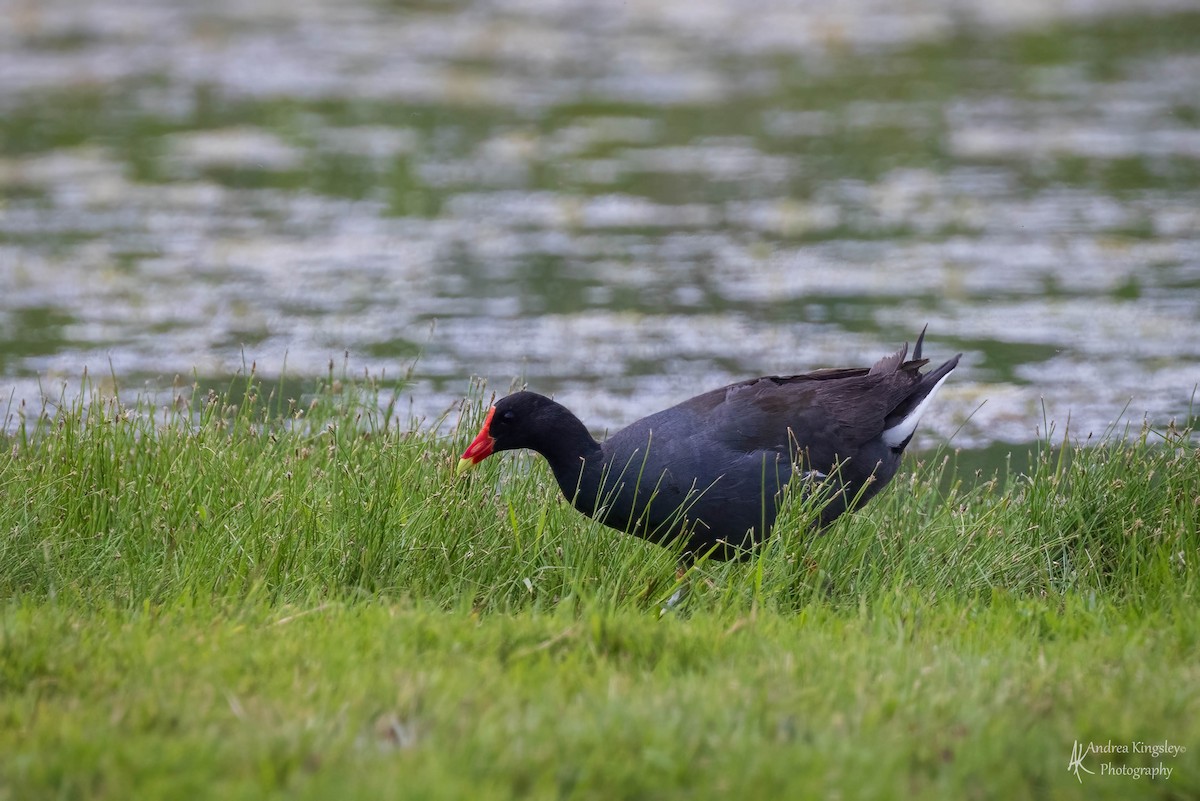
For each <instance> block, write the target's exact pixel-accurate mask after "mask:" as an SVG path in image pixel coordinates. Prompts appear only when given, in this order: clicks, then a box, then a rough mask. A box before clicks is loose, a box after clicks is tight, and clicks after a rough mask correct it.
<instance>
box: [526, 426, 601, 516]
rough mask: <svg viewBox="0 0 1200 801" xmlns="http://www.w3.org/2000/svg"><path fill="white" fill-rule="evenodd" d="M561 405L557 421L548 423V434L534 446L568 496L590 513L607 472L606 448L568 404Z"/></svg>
mask: <svg viewBox="0 0 1200 801" xmlns="http://www.w3.org/2000/svg"><path fill="white" fill-rule="evenodd" d="M560 408H561V411H559V412H558V414H556V419H555V424H554V425H553V426H552V427H547V428H546V429H545V436H543V437H541V438H540V440H539V441H538V442H536V443H534V445H533V446H532V447H533V450H535V451H537V452H538V453H540V454H541V455H542V456H544V457H546V461H547V462H549V463H550V469H551V470H552V471H553V472H554V479H555V481H557V482H558V486H559V489H561V490H562V493H563V495H564V496H565V497H566V498H567V500H569V501H571V502H572V503H574V504H575V506H576V507H577V508H578V509H579V510H580V511H582V512H583V513H584V514H588V515H590V514H591V508H592V507H593V506H594V500H595V496H596V492H597V490H598V488H599V484H600V476H601V474H602V472H603V464H602V463H603V460H604V452H603V451H602V450H601V448H600V443H598V442H596V440H595V438H594V437H592V435H591V434H590V433H589V432H588V430H587V426H585V425H584V424H583V422H582V421H581V420H580V419H579V418H578V417H576V416H575V415H574V414H572V413H571V412H570V411H569V410H568V409H567V408H566V407H560Z"/></svg>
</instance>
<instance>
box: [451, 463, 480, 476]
mask: <svg viewBox="0 0 1200 801" xmlns="http://www.w3.org/2000/svg"><path fill="white" fill-rule="evenodd" d="M474 466H475V463H474V462H473V461H471V460H470V459H459V460H458V467H456V468H455V469H454V473H455V475H459V476H461V475H462V474H463V473H465V472H467V471H468V470H470V469H471V468H472V467H474Z"/></svg>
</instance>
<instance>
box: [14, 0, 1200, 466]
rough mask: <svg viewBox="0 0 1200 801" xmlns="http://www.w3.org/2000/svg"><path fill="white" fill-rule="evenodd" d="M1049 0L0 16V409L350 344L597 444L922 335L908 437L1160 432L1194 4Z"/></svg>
mask: <svg viewBox="0 0 1200 801" xmlns="http://www.w3.org/2000/svg"><path fill="white" fill-rule="evenodd" d="M1049 5H1052V4H1038V3H1029V4H1013V3H1009V2H1001V1H1000V0H972V2H966V3H963V2H953V3H951V2H937V1H935V0H924V2H913V3H906V4H904V6H903V10H902V11H901V10H898V9H897V7H896V6H895V4H893V3H883V2H877V1H875V0H857V1H856V2H848V3H839V4H837V5H836V9H834V8H832V7H830V6H829V4H825V3H812V4H808V3H794V2H764V3H761V4H756V6H755V8H756V11H755V13H753V14H748V13H745V11H744V8H745V7H744V6H743V5H742V4H740V3H736V2H733V0H726V1H724V2H721V1H718V0H702V2H691V1H689V2H682V0H680V1H679V2H655V3H646V2H632V3H583V2H565V1H564V0H520V1H519V2H518V1H517V0H495V1H494V2H428V3H425V2H422V3H416V4H412V3H399V2H363V1H358V2H332V1H330V2H322V1H321V0H309V2H301V3H295V4H274V3H265V4H249V6H248V7H247V4H243V3H240V2H238V3H235V2H232V1H231V0H230V1H229V2H215V3H205V4H190V3H177V2H170V1H169V0H138V1H137V2H133V0H123V1H117V2H109V3H104V4H94V3H87V2H82V1H81V0H50V2H33V0H0V17H3V18H5V19H8V20H11V21H12V22H11V24H8V25H5V26H3V29H2V30H0V76H3V77H2V78H0V396H2V397H3V398H5V399H7V398H10V397H11V398H26V399H28V400H30V401H31V402H35V401H36V399H37V398H38V397H39V396H40V395H41V394H43V393H44V394H48V395H50V396H52V397H58V395H59V394H60V392H62V391H63V387H64V385H65V386H66V387H67V391H68V392H70V391H71V387H74V386H77V385H78V378H79V375H80V374H81V372H82V371H83V369H84V368H85V367H87V368H88V370H89V371H90V372H91V373H92V374H93V375H96V374H100V375H113V376H115V377H116V380H117V381H118V383H119V384H121V385H122V386H123V387H125V388H126V389H127V390H129V389H132V390H138V389H145V390H155V389H166V390H168V391H169V388H170V387H171V386H172V383H173V382H174V381H175V378H176V376H182V377H183V380H184V381H185V383H186V382H190V381H192V380H193V379H195V380H199V381H201V382H202V383H204V382H213V383H217V384H220V383H222V382H224V381H226V380H227V378H228V376H229V375H230V374H231V373H232V372H233V371H235V370H238V369H240V368H241V367H242V366H243V365H244V364H249V363H251V362H254V363H256V365H257V370H258V373H259V374H260V375H262V376H264V377H266V378H268V379H270V378H271V377H273V376H278V375H280V374H281V373H282V372H284V370H285V366H286V372H287V374H288V375H289V376H291V377H292V378H294V379H305V378H313V379H315V377H317V376H321V375H324V374H326V372H327V370H328V365H329V362H330V360H331V359H332V360H334V361H335V362H337V363H338V364H339V365H340V364H341V363H342V361H343V353H345V352H348V353H349V359H348V362H347V363H348V365H349V369H350V371H351V372H354V373H361V372H363V371H368V372H370V373H372V374H374V375H377V376H378V375H383V376H385V377H392V378H397V377H400V376H403V375H405V374H406V373H407V372H408V371H409V370H410V369H411V370H412V371H413V378H414V382H413V383H412V384H411V385H409V386H408V387H407V388H406V389H405V390H404V397H405V399H406V401H407V400H408V399H411V408H412V409H413V411H414V413H416V414H417V415H418V416H425V417H436V416H438V415H439V414H440V413H441V412H442V411H443V410H444V409H446V408H449V407H450V406H451V405H452V404H453V403H454V402H455V401H456V400H457V399H459V398H461V397H462V396H463V394H464V393H465V392H466V391H467V390H468V386H469V379H470V377H471V376H483V377H485V378H486V379H487V380H488V382H489V387H490V388H491V389H495V390H496V391H499V392H503V391H506V390H507V389H508V387H509V386H510V385H511V384H512V383H513V382H514V381H524V382H527V383H528V385H529V386H530V388H533V389H536V390H539V391H542V392H546V393H550V394H554V395H556V397H558V398H559V399H560V400H562V401H563V402H565V403H567V404H568V405H569V406H571V407H572V408H573V409H575V410H576V411H577V412H578V413H579V414H580V415H581V416H582V417H583V418H584V419H585V420H587V421H588V422H589V423H590V424H591V425H592V426H593V427H594V428H596V429H597V430H603V429H605V428H612V427H616V426H619V425H620V424H622V423H624V422H628V421H630V420H632V419H635V418H637V417H640V416H642V415H644V414H646V413H649V412H652V411H655V410H657V409H659V408H662V407H664V406H666V405H669V404H670V403H673V402H675V401H678V400H682V399H684V398H686V397H689V396H691V395H693V394H695V393H697V392H700V391H703V390H705V389H709V388H712V387H715V386H719V385H721V384H723V383H727V382H729V381H733V380H737V379H740V378H745V377H749V376H753V375H760V374H765V373H794V372H800V371H804V370H808V369H812V368H816V367H824V366H835V365H851V364H866V363H870V362H872V361H874V360H875V359H877V358H878V357H880V356H882V355H883V354H884V353H886V352H888V351H890V350H893V349H894V348H896V347H897V346H899V344H900V343H902V342H904V341H905V340H908V341H912V340H913V339H914V338H915V336H916V333H917V332H918V331H919V330H920V328H921V326H922V325H924V324H925V323H928V324H929V331H930V335H929V339H928V343H927V354H928V355H930V356H931V357H933V358H934V359H941V358H945V357H948V356H949V355H951V354H953V353H954V352H957V351H959V350H961V351H964V352H965V354H966V355H965V357H964V360H963V366H962V368H961V369H960V370H959V371H958V372H957V373H956V374H955V377H954V379H953V380H952V381H951V382H949V383H948V384H947V385H946V386H945V388H944V390H943V393H942V395H941V397H940V398H939V403H938V405H937V407H936V408H935V409H934V411H933V412H931V414H930V415H929V417H928V419H927V421H926V423H925V424H924V425H923V427H922V430H921V439H920V440H919V443H920V444H922V445H925V446H928V445H930V444H933V443H936V442H939V441H944V440H945V439H946V438H948V437H951V436H952V435H953V440H952V441H953V443H954V444H956V445H958V446H960V447H964V448H983V447H985V446H989V445H995V444H996V443H1001V444H1004V443H1024V442H1028V441H1030V440H1031V439H1033V438H1034V437H1036V436H1037V434H1038V433H1039V431H1041V430H1043V429H1044V426H1045V423H1046V422H1047V421H1048V420H1054V421H1055V422H1056V423H1057V424H1058V426H1059V428H1060V430H1061V427H1062V426H1063V425H1065V424H1066V420H1067V418H1068V416H1069V418H1070V421H1071V428H1072V430H1073V431H1076V432H1079V433H1080V434H1081V435H1082V436H1086V433H1087V432H1094V433H1097V434H1098V433H1100V432H1102V431H1104V430H1106V429H1107V428H1108V427H1109V426H1111V425H1112V424H1113V423H1114V422H1115V421H1119V420H1132V421H1133V422H1134V424H1135V425H1136V424H1137V423H1139V422H1140V421H1141V420H1142V419H1143V417H1147V418H1148V419H1149V420H1150V421H1151V422H1153V423H1154V424H1156V425H1165V424H1166V423H1167V422H1168V421H1170V420H1171V419H1172V418H1180V419H1181V420H1182V418H1184V417H1186V416H1187V414H1188V412H1189V409H1190V404H1191V401H1192V398H1193V395H1194V392H1195V388H1196V385H1197V383H1198V382H1200V48H1197V47H1196V44H1195V43H1196V42H1198V41H1200V6H1198V5H1197V4H1196V3H1184V2H1138V3H1120V2H1115V1H1113V2H1100V1H1097V2H1080V3H1072V4H1064V9H1047V8H1044V7H1043V6H1049ZM414 363H415V367H414ZM0 403H3V401H0Z"/></svg>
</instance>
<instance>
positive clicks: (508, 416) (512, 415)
mask: <svg viewBox="0 0 1200 801" xmlns="http://www.w3.org/2000/svg"><path fill="white" fill-rule="evenodd" d="M500 419H501V420H504V421H505V422H509V423H511V422H512V421H513V420H516V419H517V413H516V412H514V411H513V410H512V409H509V410H508V411H507V412H505V413H504V414H502V415H500Z"/></svg>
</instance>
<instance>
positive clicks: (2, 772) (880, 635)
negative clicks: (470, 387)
mask: <svg viewBox="0 0 1200 801" xmlns="http://www.w3.org/2000/svg"><path fill="white" fill-rule="evenodd" d="M232 386H234V387H236V389H234V390H231V391H230V392H228V393H208V394H206V393H203V392H200V391H193V390H191V389H188V390H185V391H184V392H182V393H181V395H180V396H179V397H178V399H177V400H175V401H173V402H171V403H168V404H167V405H166V406H165V407H162V408H155V407H154V406H153V405H151V404H148V403H144V402H132V403H125V402H122V400H121V399H119V398H115V397H108V396H105V395H104V394H103V393H101V392H100V391H99V390H98V389H96V388H94V387H93V386H92V385H91V384H89V383H85V384H84V385H83V386H82V387H81V388H80V391H79V397H80V398H81V399H83V400H78V401H66V402H64V403H62V404H60V405H58V406H56V407H54V409H53V410H51V411H49V412H48V413H46V414H38V413H36V410H28V409H11V410H10V413H9V417H10V418H11V421H15V420H16V419H17V415H18V413H22V414H24V415H25V419H24V425H23V426H19V427H17V428H16V429H15V431H16V433H14V434H10V435H6V436H5V437H4V438H3V439H2V441H0V453H3V454H4V456H3V458H2V459H0V599H2V601H0V799H37V798H64V799H74V798H89V799H92V798H99V799H125V798H139V799H147V798H205V797H209V798H222V799H225V798H255V799H257V798H272V797H288V798H339V799H340V798H372V799H374V798H388V797H396V798H471V799H492V798H496V799H508V798H583V799H591V798H595V799H626V798H627V799H638V798H655V799H658V798H680V799H684V798H686V799H694V798H730V797H736V798H803V797H841V798H895V797H902V796H912V797H921V798H954V799H958V798H1129V797H1134V796H1143V797H1161V798H1190V797H1195V796H1196V795H1197V794H1200V765H1197V761H1196V754H1197V753H1200V722H1198V721H1200V696H1198V695H1197V693H1196V692H1195V687H1197V686H1200V615H1198V614H1197V607H1196V590H1197V579H1198V575H1200V571H1198V569H1197V559H1198V558H1200V536H1198V535H1197V511H1196V510H1197V506H1198V505H1200V449H1198V448H1197V446H1196V444H1195V441H1194V440H1192V439H1191V438H1190V434H1189V432H1186V431H1183V432H1176V431H1163V432H1155V431H1150V430H1145V431H1142V432H1141V433H1140V435H1139V436H1133V437H1130V438H1117V437H1112V438H1108V439H1106V440H1105V441H1103V442H1100V443H1098V444H1093V445H1092V446H1090V447H1080V446H1077V445H1074V444H1072V443H1071V442H1070V441H1069V439H1068V438H1066V437H1063V438H1062V442H1055V443H1048V442H1047V443H1042V444H1040V445H1039V446H1036V452H1035V453H1034V454H1032V456H1031V458H1030V461H1029V464H1030V467H1029V469H1028V471H1026V472H1023V473H1020V474H1018V473H1015V472H1013V473H1012V474H1007V475H998V476H995V477H994V480H986V479H988V478H989V477H987V476H984V477H981V478H976V477H975V476H973V475H972V476H960V475H958V473H957V470H956V467H955V460H954V455H953V454H952V453H946V454H944V455H933V456H930V457H929V458H927V459H926V460H924V461H923V462H921V461H918V460H910V461H909V462H908V464H907V466H906V469H905V470H903V471H902V472H901V474H900V476H898V477H897V479H896V480H895V482H894V484H893V485H892V486H891V487H890V488H889V489H888V490H887V491H886V492H885V493H883V494H882V495H881V496H880V497H879V498H877V499H876V500H875V501H873V502H872V503H871V504H870V505H869V506H868V508H867V509H866V510H864V511H863V512H861V513H859V514H855V515H850V516H846V517H844V518H843V519H842V520H840V521H839V522H838V523H837V524H835V525H834V526H833V527H832V528H831V529H830V530H829V531H828V532H826V533H825V534H824V535H822V536H806V535H804V534H803V532H800V531H798V530H797V528H798V525H797V523H798V521H799V520H800V519H802V518H803V517H804V515H805V514H806V512H807V511H808V510H805V509H801V508H789V509H786V510H785V513H784V515H783V518H782V520H781V523H780V525H779V526H777V529H776V532H777V535H776V537H775V538H773V539H772V540H770V541H769V542H768V543H766V545H765V547H763V548H762V549H761V550H760V551H759V552H758V554H757V555H756V556H755V557H754V558H753V559H751V560H749V561H748V562H745V563H735V564H728V563H701V564H700V565H699V566H697V567H696V568H695V570H694V571H693V574H692V576H691V583H692V590H691V593H690V594H689V595H688V597H687V600H686V601H685V603H684V605H683V606H682V608H680V609H678V610H677V611H674V612H671V613H668V614H667V615H665V616H660V606H661V603H662V601H663V599H665V598H666V597H667V596H669V595H670V594H671V593H672V592H673V591H674V589H675V586H676V584H675V574H674V558H673V555H672V554H670V553H668V552H667V551H664V550H662V549H658V548H655V547H653V546H649V545H646V544H645V543H642V542H640V541H638V540H635V539H634V538H631V537H626V536H622V535H618V534H616V533H614V532H610V531H609V530H607V529H604V528H602V527H599V526H597V525H595V524H594V523H591V522H590V521H588V520H586V519H585V518H583V517H582V516H580V515H578V514H577V513H575V512H574V511H573V510H572V509H570V508H569V506H567V504H565V502H563V501H562V500H561V499H560V498H559V497H558V493H557V490H556V488H555V487H554V485H553V482H552V479H551V478H550V476H549V473H548V470H546V469H545V466H544V465H543V464H542V463H540V462H539V461H538V460H535V459H529V458H518V457H513V456H508V457H504V458H492V459H489V460H487V461H486V462H485V463H484V464H483V465H482V466H481V468H480V469H478V470H477V471H475V472H474V473H473V474H472V475H471V476H470V477H469V478H468V479H466V480H460V479H455V478H454V475H453V468H454V464H455V462H456V460H457V457H458V454H459V453H461V451H462V449H463V447H465V444H466V442H467V441H468V440H469V438H470V436H471V435H473V433H474V431H475V428H476V425H477V424H478V421H479V419H480V418H481V416H482V415H481V412H482V403H481V402H479V401H478V400H476V401H475V402H474V403H473V404H472V405H471V407H470V409H469V410H468V411H467V413H466V417H465V420H464V421H463V422H462V425H461V426H460V427H459V432H458V433H457V434H455V435H453V436H448V437H439V436H435V435H434V434H433V433H431V429H430V428H428V427H418V428H416V429H415V430H409V429H408V428H407V427H406V425H404V421H398V420H397V419H396V416H395V415H394V413H393V408H392V407H390V406H386V405H385V406H384V407H382V408H381V406H380V404H379V402H378V399H379V389H378V388H377V387H373V386H372V385H371V384H370V382H369V381H362V382H358V383H354V382H345V383H343V382H341V381H336V380H333V379H332V377H331V379H330V380H329V381H328V382H327V383H326V384H325V385H324V386H323V387H322V388H320V389H318V390H317V391H316V392H315V393H313V394H312V395H310V396H306V397H302V398H296V399H294V400H293V399H288V398H286V397H280V396H278V395H276V394H273V393H272V392H270V391H269V389H266V388H263V387H262V386H261V385H259V384H258V383H257V382H255V381H250V382H246V381H244V380H239V381H237V382H236V383H235V384H233V385H232ZM285 386H286V385H285ZM84 400H86V401H87V403H86V404H85V403H84ZM451 422H453V421H451ZM10 430H14V429H12V428H11V425H10ZM1063 443H1065V445H1064V446H1063V447H1058V446H1059V445H1062V444H1063ZM1052 445H1054V447H1052ZM798 506H799V505H797V507H798ZM1164 739H1166V740H1169V741H1170V742H1171V743H1173V744H1180V745H1183V746H1185V747H1186V748H1187V749H1188V750H1187V751H1186V752H1184V753H1183V754H1180V755H1178V756H1160V757H1152V756H1150V755H1147V754H1136V753H1134V754H1112V755H1099V754H1092V755H1089V756H1088V757H1086V759H1085V761H1084V763H1083V766H1084V767H1085V768H1087V769H1090V770H1092V771H1094V774H1093V775H1088V774H1086V773H1083V774H1082V775H1081V777H1080V778H1081V779H1082V782H1080V781H1077V779H1076V778H1075V775H1074V774H1073V773H1071V772H1069V771H1068V770H1067V764H1068V761H1069V758H1070V756H1071V751H1072V747H1073V746H1074V744H1075V743H1076V741H1079V742H1082V743H1087V742H1093V741H1094V742H1096V743H1107V742H1109V741H1112V742H1113V743H1115V744H1123V745H1128V744H1130V743H1132V742H1134V741H1145V742H1158V743H1161V742H1162V741H1163V740H1164ZM1160 762H1161V763H1163V764H1164V765H1166V766H1168V767H1171V768H1172V769H1173V771H1174V772H1173V774H1172V775H1171V777H1170V778H1168V779H1149V778H1142V779H1136V780H1135V779H1132V778H1129V777H1125V776H1111V775H1101V773H1100V771H1101V764H1102V763H1106V764H1109V765H1118V766H1121V765H1124V766H1132V767H1147V766H1152V765H1156V764H1158V763H1160Z"/></svg>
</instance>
